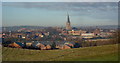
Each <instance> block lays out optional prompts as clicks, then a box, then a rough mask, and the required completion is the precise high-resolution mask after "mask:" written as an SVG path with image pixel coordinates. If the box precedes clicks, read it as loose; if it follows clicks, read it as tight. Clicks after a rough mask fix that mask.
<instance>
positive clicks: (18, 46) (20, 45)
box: [8, 42, 24, 48]
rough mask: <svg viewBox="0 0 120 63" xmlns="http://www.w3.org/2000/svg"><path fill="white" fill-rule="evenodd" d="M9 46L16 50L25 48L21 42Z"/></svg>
mask: <svg viewBox="0 0 120 63" xmlns="http://www.w3.org/2000/svg"><path fill="white" fill-rule="evenodd" d="M8 46H9V47H15V48H22V47H24V44H23V43H21V42H13V43H11V44H9V45H8Z"/></svg>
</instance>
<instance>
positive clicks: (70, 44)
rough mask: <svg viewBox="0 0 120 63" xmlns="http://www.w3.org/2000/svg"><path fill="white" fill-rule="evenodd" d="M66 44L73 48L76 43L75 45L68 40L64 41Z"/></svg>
mask: <svg viewBox="0 0 120 63" xmlns="http://www.w3.org/2000/svg"><path fill="white" fill-rule="evenodd" d="M64 45H67V46H69V47H71V48H73V47H74V45H73V44H72V43H70V42H66V43H64Z"/></svg>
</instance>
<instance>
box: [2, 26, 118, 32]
mask: <svg viewBox="0 0 120 63" xmlns="http://www.w3.org/2000/svg"><path fill="white" fill-rule="evenodd" d="M96 27H97V28H100V29H117V28H118V26H117V25H104V26H77V28H78V29H79V28H80V29H82V30H85V29H95V28H96ZM21 28H27V29H45V28H48V27H45V26H9V27H8V26H7V27H2V29H3V30H6V31H16V30H19V29H21ZM119 28H120V27H119ZM0 30H1V29H0Z"/></svg>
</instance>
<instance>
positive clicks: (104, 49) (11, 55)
mask: <svg viewBox="0 0 120 63" xmlns="http://www.w3.org/2000/svg"><path fill="white" fill-rule="evenodd" d="M2 51H3V61H117V59H118V53H117V52H118V44H114V45H104V46H97V47H85V48H74V49H66V50H27V49H18V48H6V47H4V48H3V50H2Z"/></svg>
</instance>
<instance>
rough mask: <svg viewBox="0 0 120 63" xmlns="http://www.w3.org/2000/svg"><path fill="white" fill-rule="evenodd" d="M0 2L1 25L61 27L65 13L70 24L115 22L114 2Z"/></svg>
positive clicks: (116, 11)
mask: <svg viewBox="0 0 120 63" xmlns="http://www.w3.org/2000/svg"><path fill="white" fill-rule="evenodd" d="M66 1H67V0H66ZM71 1H72V0H71ZM84 1H85V0H84ZM116 1H117V0H116ZM2 5H3V6H2V13H3V14H2V18H3V19H2V21H3V23H2V24H3V26H17V25H37V26H65V23H66V21H67V17H66V16H67V12H68V13H69V15H70V20H71V25H72V26H83V25H85V26H86V25H117V24H118V4H117V2H3V3H2Z"/></svg>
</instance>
